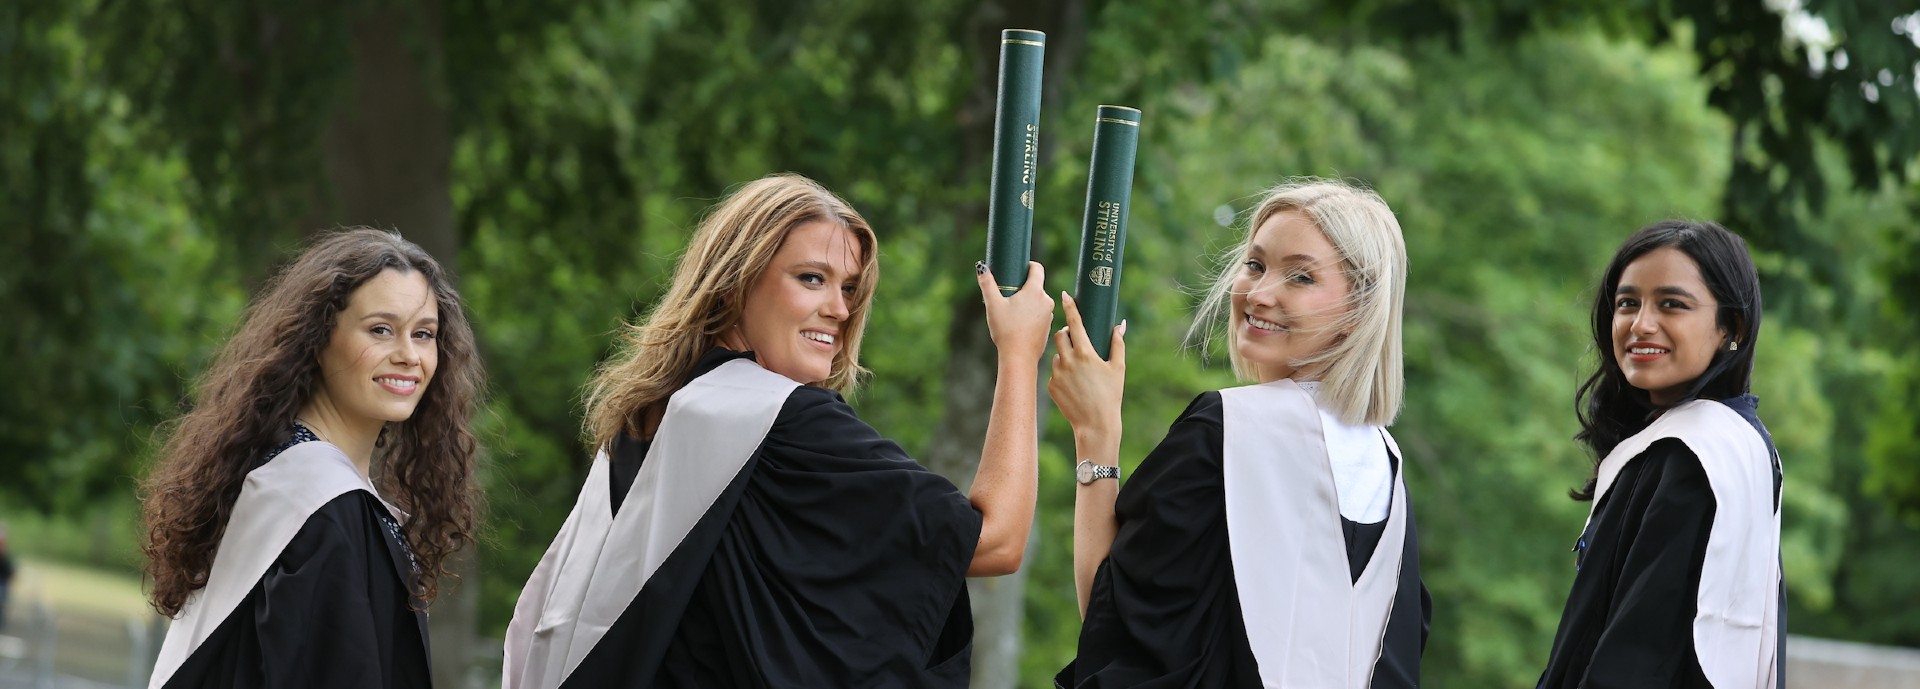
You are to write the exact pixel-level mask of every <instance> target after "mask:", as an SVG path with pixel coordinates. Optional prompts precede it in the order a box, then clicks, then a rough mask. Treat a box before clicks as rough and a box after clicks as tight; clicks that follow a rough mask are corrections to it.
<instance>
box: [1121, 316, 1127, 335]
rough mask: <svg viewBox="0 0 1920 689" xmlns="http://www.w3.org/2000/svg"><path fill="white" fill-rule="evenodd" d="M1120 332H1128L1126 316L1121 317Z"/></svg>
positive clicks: (1123, 333)
mask: <svg viewBox="0 0 1920 689" xmlns="http://www.w3.org/2000/svg"><path fill="white" fill-rule="evenodd" d="M1120 334H1122V335H1125V334H1127V319H1125V318H1122V319H1120Z"/></svg>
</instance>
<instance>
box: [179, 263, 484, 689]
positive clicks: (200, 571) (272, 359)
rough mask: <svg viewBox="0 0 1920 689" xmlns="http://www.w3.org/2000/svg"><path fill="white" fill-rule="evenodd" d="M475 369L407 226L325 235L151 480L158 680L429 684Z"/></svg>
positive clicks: (246, 324)
mask: <svg viewBox="0 0 1920 689" xmlns="http://www.w3.org/2000/svg"><path fill="white" fill-rule="evenodd" d="M481 379H482V373H481V367H480V359H479V356H478V355H477V353H476V352H475V350H474V338H473V330H472V328H471V327H470V326H469V325H468V322H467V317H466V311H465V309H464V308H463V307H462V305H461V301H460V295H459V294H458V293H457V292H455V291H454V289H453V286H452V282H451V278H450V277H449V276H448V275H447V274H446V272H445V271H443V270H442V269H441V267H440V264H439V263H438V262H436V261H434V259H433V257H432V256H429V255H427V253H426V252H425V251H422V250H421V249H420V247H418V246H416V245H414V244H413V243H411V242H408V241H406V240H404V239H401V238H400V236H399V235H398V234H395V233H391V232H384V231H380V230H373V229H367V228H358V229H353V230H348V231H342V232H335V233H330V234H327V235H324V236H322V237H320V238H319V239H317V240H315V241H314V242H313V244H312V245H311V246H309V247H308V248H307V249H306V250H305V251H304V252H302V253H301V254H300V255H299V257H298V258H296V259H294V261H293V262H292V263H291V264H289V265H288V266H287V267H286V268H285V269H283V270H282V271H280V273H279V274H278V275H277V276H275V277H274V278H273V279H272V280H271V281H270V282H268V283H267V285H266V286H265V288H263V289H262V290H261V292H260V294H259V295H258V296H257V297H256V298H255V299H254V300H253V302H252V304H251V305H249V306H248V307H247V311H246V315H245V316H244V317H243V318H242V320H241V323H240V326H239V328H238V330H237V331H236V332H235V333H234V335H233V337H232V338H231V339H229V340H228V341H227V343H226V346H225V347H223V348H222V349H221V350H220V353H219V355H218V356H217V357H215V359H214V361H213V363H212V365H211V366H209V367H208V368H207V371H206V373H205V374H203V375H202V376H201V378H200V380H199V381H198V384H197V385H196V386H195V393H194V404H193V407H192V410H191V411H188V412H187V413H186V414H185V415H184V416H183V417H181V418H180V419H179V420H177V421H176V422H175V423H174V424H173V425H172V428H171V431H170V434H169V435H168V437H167V440H166V444H165V446H164V447H163V448H162V449H161V451H160V457H159V460H158V461H157V462H156V464H155V465H154V468H153V470H152V473H151V474H150V475H149V476H148V477H147V479H146V482H145V483H144V485H143V486H142V496H141V497H142V512H143V514H144V517H145V522H146V524H145V526H146V542H145V550H146V555H147V576H148V579H149V581H150V582H151V584H152V587H153V590H152V599H153V606H154V608H155V609H157V610H159V611H160V612H161V613H162V614H165V615H168V616H170V617H173V618H174V620H173V623H172V625H171V626H170V627H169V628H168V630H167V637H166V640H165V642H164V643H163V644H162V646H161V651H160V657H159V660H158V662H157V663H156V666H155V668H154V673H153V676H152V680H151V684H150V686H152V687H285V686H301V687H355V688H358V687H426V686H429V685H430V680H429V678H428V665H427V640H426V633H427V628H426V616H425V612H424V611H425V609H426V605H427V603H428V602H429V601H431V600H433V598H434V595H435V594H436V593H437V592H438V591H439V588H440V581H441V576H442V575H443V574H444V571H443V569H442V564H443V563H444V562H446V559H447V557H448V556H449V555H451V554H452V553H453V552H454V551H456V550H458V549H460V548H461V547H462V546H463V545H465V544H468V543H471V542H472V540H473V537H472V533H473V528H474V527H473V522H474V511H475V508H474V504H475V501H476V500H477V495H476V492H475V489H474V480H473V473H474V471H473V469H474V454H475V451H476V449H475V442H474V437H473V433H472V431H471V430H470V429H469V423H470V419H471V417H472V414H473V410H474V406H475V404H476V400H477V399H478V397H479V394H480V385H481Z"/></svg>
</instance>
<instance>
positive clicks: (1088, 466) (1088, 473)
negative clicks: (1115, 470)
mask: <svg viewBox="0 0 1920 689" xmlns="http://www.w3.org/2000/svg"><path fill="white" fill-rule="evenodd" d="M1073 476H1074V478H1077V479H1079V480H1080V482H1081V483H1093V462H1081V463H1080V466H1077V467H1074V468H1073Z"/></svg>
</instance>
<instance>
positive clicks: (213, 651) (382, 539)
mask: <svg viewBox="0 0 1920 689" xmlns="http://www.w3.org/2000/svg"><path fill="white" fill-rule="evenodd" d="M382 509H383V507H382V506H381V505H380V503H379V501H378V500H376V499H375V498H374V497H373V496H372V495H370V494H368V493H366V492H364V491H354V492H349V493H345V494H342V495H340V496H339V497H337V498H334V499H333V500H332V501H330V502H328V503H327V504H326V505H324V506H323V507H321V508H320V509H319V510H318V511H316V512H314V513H313V515H312V516H310V517H309V518H308V519H307V521H306V523H305V524H304V525H302V526H301V527H300V530H299V532H298V533H297V534H296V535H295V536H294V537H293V540H292V541H290V542H289V543H288V544H287V546H286V548H285V549H284V550H282V551H281V552H280V555H279V557H278V558H276V559H275V560H274V561H273V563H272V565H271V566H270V567H269V568H268V569H267V572H266V573H265V574H264V575H262V576H261V577H260V579H259V582H258V583H257V584H255V585H254V587H253V589H252V590H251V591H250V592H249V593H248V594H247V596H246V598H245V599H244V600H243V601H242V602H241V603H240V605H239V606H238V607H236V608H235V609H234V611H233V612H232V613H231V614H229V615H228V616H227V618H226V619H225V620H223V621H222V622H221V623H220V624H219V625H218V626H217V627H216V628H215V629H214V631H213V633H212V634H211V635H209V636H208V637H207V639H206V641H204V642H203V643H202V644H201V645H200V646H199V647H198V648H196V649H195V650H194V651H193V653H192V654H191V655H189V656H188V657H187V659H186V661H185V662H183V663H182V664H181V666H180V668H179V670H178V671H176V672H175V673H174V674H173V676H172V677H171V678H170V679H168V681H167V682H166V684H165V685H164V686H166V687H169V688H174V687H179V688H182V689H184V688H187V687H195V688H199V687H269V688H275V689H278V688H306V687H312V688H315V689H320V688H335V687H338V688H340V689H347V688H354V689H358V688H361V687H370V688H379V687H428V686H431V685H430V680H429V678H428V663H427V651H426V638H425V619H424V616H423V615H420V614H419V613H416V612H413V611H411V610H409V609H408V604H409V603H410V602H411V601H412V600H413V599H412V597H411V596H410V595H409V594H408V591H407V585H406V584H405V583H403V580H402V578H401V576H400V572H401V571H408V572H409V577H410V567H411V565H410V563H408V561H407V559H406V555H405V551H404V550H401V549H400V548H401V546H400V545H399V544H398V543H396V542H395V541H394V540H393V534H392V533H391V532H389V530H388V529H387V528H386V526H385V525H384V524H383V522H382V520H381V518H380V516H379V514H378V513H376V512H375V511H376V510H382ZM402 567H407V568H408V569H406V570H402V569H401V568H402Z"/></svg>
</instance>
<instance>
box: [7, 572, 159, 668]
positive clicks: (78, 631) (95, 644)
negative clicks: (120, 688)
mask: <svg viewBox="0 0 1920 689" xmlns="http://www.w3.org/2000/svg"><path fill="white" fill-rule="evenodd" d="M16 564H18V565H19V574H18V576H17V577H16V578H15V579H14V582H13V589H12V594H11V597H12V600H11V601H10V602H9V604H8V612H7V615H8V625H7V633H8V634H10V635H14V636H19V637H22V638H24V639H26V641H27V643H28V644H30V645H32V646H34V647H35V648H38V646H39V645H41V644H44V643H45V642H46V633H45V627H44V626H42V623H41V618H40V612H39V611H40V610H42V609H44V610H46V611H48V612H50V613H51V614H52V617H53V631H54V637H53V641H54V667H55V668H56V669H57V670H58V671H59V672H61V673H63V674H68V675H73V676H76V677H81V678H85V679H90V680H95V681H103V682H120V681H125V680H126V679H127V677H128V674H129V673H128V667H127V666H128V663H129V660H130V656H132V654H133V652H134V643H133V634H134V633H136V632H135V631H134V629H133V627H136V626H138V627H142V628H143V629H142V630H141V631H142V632H146V633H148V634H150V635H151V638H150V639H149V642H148V643H149V649H148V652H149V653H152V652H153V650H154V649H155V648H157V644H158V643H159V637H158V636H157V634H158V633H159V632H161V631H162V630H163V629H164V627H161V626H158V625H156V624H154V623H155V622H156V621H157V620H158V619H159V616H158V615H157V614H156V613H154V612H153V610H152V609H151V608H149V607H147V603H146V597H145V595H144V594H143V593H142V591H141V588H140V579H139V578H138V577H137V576H134V575H131V574H127V573H125V572H121V571H115V570H107V569H99V568H94V567H86V566H81V565H72V564H65V563H60V562H55V561H52V560H47V559H43V558H38V557H31V558H29V557H22V558H20V559H19V560H18V561H17V563H16ZM43 606H44V607H43Z"/></svg>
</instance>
